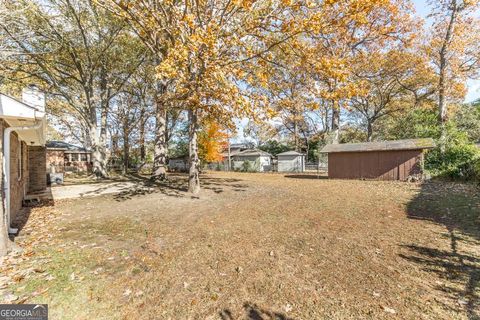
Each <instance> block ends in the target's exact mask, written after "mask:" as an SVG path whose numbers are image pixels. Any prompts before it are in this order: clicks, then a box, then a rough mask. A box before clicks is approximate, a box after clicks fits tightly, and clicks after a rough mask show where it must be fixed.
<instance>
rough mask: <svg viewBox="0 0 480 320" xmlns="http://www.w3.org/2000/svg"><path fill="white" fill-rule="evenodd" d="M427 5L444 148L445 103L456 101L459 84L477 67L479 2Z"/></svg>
mask: <svg viewBox="0 0 480 320" xmlns="http://www.w3.org/2000/svg"><path fill="white" fill-rule="evenodd" d="M430 4H431V6H432V8H433V10H432V14H431V16H432V17H433V18H434V24H433V26H432V29H433V30H432V31H433V32H432V39H431V44H430V52H431V55H432V59H433V63H434V64H435V65H436V67H437V72H438V121H439V124H440V126H441V130H442V131H441V132H442V134H441V138H440V147H441V150H444V147H445V143H446V139H447V130H446V123H447V121H448V105H449V103H452V102H453V101H455V100H454V95H455V93H457V92H458V89H459V85H460V86H461V85H462V83H464V82H465V81H466V78H468V77H469V76H472V75H474V74H478V71H479V69H480V48H479V46H478V43H479V41H480V37H479V33H480V26H479V21H478V18H474V17H473V16H472V14H473V13H474V12H475V11H476V10H478V8H479V7H480V1H478V0H468V1H467V0H439V1H430ZM452 89H453V90H452ZM452 91H457V92H452Z"/></svg>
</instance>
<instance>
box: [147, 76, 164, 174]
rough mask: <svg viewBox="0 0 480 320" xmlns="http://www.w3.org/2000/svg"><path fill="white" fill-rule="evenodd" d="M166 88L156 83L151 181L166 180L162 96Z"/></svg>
mask: <svg viewBox="0 0 480 320" xmlns="http://www.w3.org/2000/svg"><path fill="white" fill-rule="evenodd" d="M165 91H166V86H165V85H164V84H162V83H157V92H156V99H155V103H156V113H155V119H156V124H155V148H154V158H153V174H152V178H151V179H152V180H165V179H166V178H167V169H166V164H167V163H166V161H167V147H166V141H165V132H166V130H167V108H166V105H165V101H163V95H164V94H165Z"/></svg>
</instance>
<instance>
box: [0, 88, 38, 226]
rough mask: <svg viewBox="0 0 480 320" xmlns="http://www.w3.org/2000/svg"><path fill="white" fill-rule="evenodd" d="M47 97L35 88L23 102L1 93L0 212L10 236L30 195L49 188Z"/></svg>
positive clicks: (26, 94)
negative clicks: (0, 182)
mask: <svg viewBox="0 0 480 320" xmlns="http://www.w3.org/2000/svg"><path fill="white" fill-rule="evenodd" d="M45 133H46V118H45V95H44V94H43V93H41V92H40V91H39V90H38V89H37V88H36V87H34V86H30V87H27V88H25V89H24V90H23V92H22V101H20V100H17V99H15V98H12V97H10V96H8V95H5V94H2V93H0V134H1V135H2V138H1V139H2V143H1V152H2V155H3V163H2V168H1V174H2V175H3V177H4V179H3V190H4V193H3V194H4V196H3V197H2V196H0V197H1V198H3V199H2V201H3V206H2V208H1V209H0V210H2V211H4V212H2V213H3V214H2V216H6V220H7V221H6V222H7V226H8V228H9V230H8V231H9V233H16V232H17V230H16V229H15V228H13V227H12V226H11V222H12V221H13V220H14V218H15V216H16V215H17V214H18V212H19V211H20V210H21V208H22V205H23V200H24V199H25V197H26V196H27V194H28V193H34V192H38V191H43V190H45V189H46V186H47V175H46V157H45V155H46V154H45Z"/></svg>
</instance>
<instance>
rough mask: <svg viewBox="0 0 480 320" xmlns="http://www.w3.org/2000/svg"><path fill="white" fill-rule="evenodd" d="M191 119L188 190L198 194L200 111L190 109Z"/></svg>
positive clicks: (189, 116) (189, 118)
mask: <svg viewBox="0 0 480 320" xmlns="http://www.w3.org/2000/svg"><path fill="white" fill-rule="evenodd" d="M188 120H189V148H188V151H189V165H190V170H189V175H188V192H190V193H193V194H194V195H197V194H198V193H199V192H200V178H199V169H200V159H199V158H198V141H197V139H198V136H197V131H198V111H197V110H193V111H192V110H189V111H188Z"/></svg>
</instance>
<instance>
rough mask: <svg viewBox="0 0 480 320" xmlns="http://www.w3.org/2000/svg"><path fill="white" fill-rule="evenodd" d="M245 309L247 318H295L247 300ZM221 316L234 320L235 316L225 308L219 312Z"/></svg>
mask: <svg viewBox="0 0 480 320" xmlns="http://www.w3.org/2000/svg"><path fill="white" fill-rule="evenodd" d="M243 309H244V311H245V318H242V319H247V320H293V318H289V317H287V316H286V315H284V314H282V313H279V312H273V311H269V310H266V309H263V308H260V307H259V306H257V305H256V304H254V303H250V302H246V303H245V304H244V305H243ZM219 315H220V318H221V319H222V320H233V319H236V318H234V316H233V314H232V312H231V311H230V310H229V309H224V310H222V311H220V313H219Z"/></svg>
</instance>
